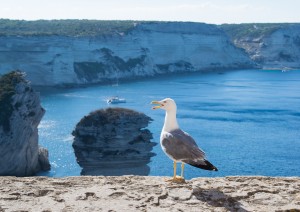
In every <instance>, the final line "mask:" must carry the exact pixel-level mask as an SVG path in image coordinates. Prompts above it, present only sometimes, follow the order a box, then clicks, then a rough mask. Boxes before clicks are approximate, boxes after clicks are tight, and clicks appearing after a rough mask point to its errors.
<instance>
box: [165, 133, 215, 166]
mask: <svg viewBox="0 0 300 212" xmlns="http://www.w3.org/2000/svg"><path fill="white" fill-rule="evenodd" d="M161 145H162V147H163V148H164V151H165V152H166V154H167V155H169V157H171V158H172V159H174V160H176V161H181V162H184V163H187V164H190V165H191V166H195V167H197V168H201V169H206V170H214V171H218V169H217V168H216V167H215V166H214V165H213V164H211V163H210V162H209V161H208V160H206V159H205V153H204V151H203V150H201V149H200V148H199V147H198V145H197V144H196V142H195V140H194V139H193V138H192V137H191V136H190V135H189V134H187V133H186V132H184V131H182V130H180V129H177V130H174V131H171V132H165V133H163V135H162V141H161Z"/></svg>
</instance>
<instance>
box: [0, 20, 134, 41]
mask: <svg viewBox="0 0 300 212" xmlns="http://www.w3.org/2000/svg"><path fill="white" fill-rule="evenodd" d="M136 23H137V21H100V20H75V19H74V20H37V21H25V20H9V19H0V36H44V35H48V36H51V35H53V36H54V35H61V36H70V37H81V36H103V35H113V34H118V33H119V34H120V33H125V34H126V33H127V32H128V31H130V30H131V29H133V28H134V26H135V25H136Z"/></svg>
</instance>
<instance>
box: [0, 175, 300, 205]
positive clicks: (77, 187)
mask: <svg viewBox="0 0 300 212" xmlns="http://www.w3.org/2000/svg"><path fill="white" fill-rule="evenodd" d="M166 179H168V178H167V177H149V176H147V177H144V176H120V177H111V176H107V177H103V176H93V177H92V176H81V177H66V178H48V177H29V178H17V177H0V191H1V192H0V211H21V210H22V211H300V193H299V191H300V178H299V177H278V178H277V177H260V176H253V177H239V176H238V177H225V178H195V179H192V180H187V181H186V183H184V184H175V183H170V182H166V181H165V180H166Z"/></svg>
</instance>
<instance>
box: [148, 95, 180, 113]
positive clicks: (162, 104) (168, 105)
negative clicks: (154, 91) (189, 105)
mask: <svg viewBox="0 0 300 212" xmlns="http://www.w3.org/2000/svg"><path fill="white" fill-rule="evenodd" d="M151 104H155V106H153V107H152V109H153V110H156V109H159V108H160V109H164V110H166V111H176V103H175V101H174V100H173V99H171V98H166V99H163V100H160V101H152V102H151Z"/></svg>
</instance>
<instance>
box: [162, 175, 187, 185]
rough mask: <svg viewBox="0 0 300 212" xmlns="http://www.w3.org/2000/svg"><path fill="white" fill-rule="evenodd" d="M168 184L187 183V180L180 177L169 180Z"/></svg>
mask: <svg viewBox="0 0 300 212" xmlns="http://www.w3.org/2000/svg"><path fill="white" fill-rule="evenodd" d="M166 182H172V183H185V179H184V178H183V177H180V176H176V177H173V178H172V179H167V180H166Z"/></svg>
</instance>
